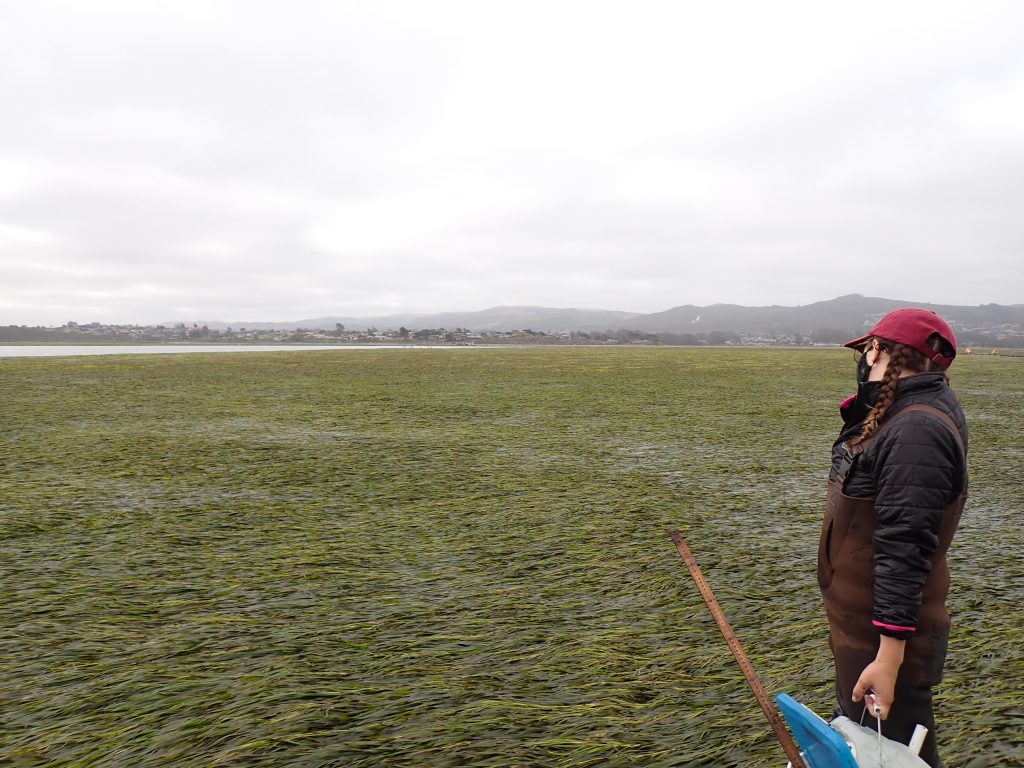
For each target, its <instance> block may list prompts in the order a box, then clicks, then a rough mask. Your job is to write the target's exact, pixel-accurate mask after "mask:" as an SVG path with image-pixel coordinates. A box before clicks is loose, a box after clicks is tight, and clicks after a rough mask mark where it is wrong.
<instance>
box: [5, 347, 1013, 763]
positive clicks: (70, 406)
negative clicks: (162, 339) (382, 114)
mask: <svg viewBox="0 0 1024 768" xmlns="http://www.w3.org/2000/svg"><path fill="white" fill-rule="evenodd" d="M1022 366H1024V361H1022V360H1020V359H1008V358H996V357H978V356H975V357H966V356H964V357H963V358H962V359H961V360H958V361H957V364H956V365H955V366H954V368H953V369H952V373H953V383H954V386H955V388H956V389H957V391H958V393H959V394H960V396H961V400H962V402H963V404H964V406H965V409H966V410H967V412H968V417H969V420H970V425H971V430H972V432H971V464H972V479H971V481H972V488H971V499H970V501H969V504H968V509H967V512H966V513H965V517H964V522H963V525H962V527H961V530H960V532H959V534H958V536H957V539H956V541H955V542H954V546H953V550H952V554H951V567H952V571H953V580H954V583H953V590H952V595H951V610H952V613H953V614H954V622H955V624H954V630H953V635H952V639H951V648H950V657H949V662H948V665H947V679H946V682H945V684H944V686H943V687H942V689H941V692H940V694H941V695H940V704H939V708H940V720H941V723H940V741H941V744H942V745H943V748H944V756H945V757H946V760H947V761H948V762H949V763H950V764H951V765H955V766H958V768H978V767H979V766H1009V765H1024V710H1022V704H1021V702H1022V699H1021V695H1020V692H1021V689H1022V686H1024V646H1022V644H1021V642H1020V640H1019V638H1020V634H1021V632H1022V631H1024V587H1022V585H1024V564H1022V563H1024V561H1022V559H1021V552H1022V551H1024V541H1022V538H1024V536H1022V533H1021V531H1022V526H1021V519H1022V518H1024V508H1022V507H1024V503H1022V501H1021V492H1020V476H1021V468H1022V461H1021V459H1022V453H1024V452H1022V449H1021V444H1020V429H1021V415H1022V410H1024V406H1022V397H1021V395H1022V387H1024V367H1022ZM852 380H853V361H852V359H851V357H850V355H849V353H848V352H846V351H839V350H753V349H692V348H691V349H658V348H653V349H649V348H645V349H625V348H623V349H593V348H580V349H566V348H554V349H550V348H545V349H500V350H485V349H453V350H409V351H398V350H380V351H373V350H371V351H340V352H327V351H324V352H302V353H295V354H291V353H275V354H221V355H217V354H214V355H198V354H197V355H175V356H157V355H154V356H145V355H143V356H132V357H128V356H124V357H109V358H95V357H93V358H41V359H39V358H36V359H5V360H0V398H2V399H0V403H2V404H0V409H2V411H3V419H2V422H0V429H2V441H0V462H2V469H0V569H2V582H0V601H2V612H0V698H2V700H0V764H9V765H13V766H126V767H127V766H132V767H137V768H142V767H144V766H158V765H159V766H187V767H192V766H210V767H212V766H267V767H270V766H274V767H275V768H279V767H283V766H310V767H312V766H347V767H348V766H351V767H353V768H355V767H370V766H374V767H377V766H495V767H496V766H509V767H510V768H511V767H512V766H516V767H519V766H537V767H538V768H540V767H541V766H544V767H548V766H574V767H582V766H649V767H653V766H755V765H756V766H760V765H765V766H782V765H784V764H785V759H784V757H783V756H782V752H781V750H780V749H779V748H778V747H777V745H775V743H774V742H773V741H772V738H771V735H770V730H769V728H768V726H767V724H766V723H765V722H764V721H763V718H762V716H761V714H760V711H759V709H758V707H757V704H756V702H755V700H754V698H753V696H752V695H751V694H750V692H749V690H748V689H747V687H746V683H745V682H744V680H743V678H742V676H741V674H740V673H739V671H738V669H737V668H736V666H735V663H734V662H733V661H732V658H731V656H730V654H729V651H728V649H727V647H726V645H725V642H724V641H723V640H722V638H721V636H720V635H719V634H718V630H717V629H716V627H715V625H714V622H713V621H712V620H711V618H710V617H709V616H708V615H707V613H706V609H705V608H704V605H703V603H702V601H701V599H700V596H699V595H698V593H697V591H696V589H695V588H694V587H693V584H692V582H691V581H690V578H689V576H688V574H687V573H686V570H685V568H684V567H683V566H682V564H681V563H680V562H679V559H678V557H677V555H676V553H675V549H674V547H673V546H672V543H671V542H670V541H669V539H668V538H667V535H666V533H667V531H668V530H669V529H670V528H675V527H678V528H680V529H681V530H682V532H683V534H684V535H685V536H686V537H687V539H688V541H689V542H690V545H691V548H692V549H693V550H694V553H695V554H696V556H697V557H698V559H699V560H700V562H701V565H702V567H703V569H704V572H705V574H706V575H707V576H708V578H709V579H710V581H711V583H712V585H713V587H714V588H715V591H716V593H717V595H718V597H719V600H720V601H721V603H722V605H723V608H724V609H725V611H726V613H727V615H728V616H729V618H730V620H731V621H732V623H733V625H734V627H735V629H736V631H737V633H738V635H739V637H740V640H741V641H742V643H743V644H744V647H745V649H746V651H747V653H748V655H749V656H750V657H751V660H752V661H753V662H754V664H755V666H756V667H757V669H758V671H759V673H760V674H761V676H762V678H763V679H764V681H765V683H766V684H767V686H768V688H769V690H770V691H771V692H772V693H776V692H780V691H786V692H789V693H790V694H792V695H794V696H796V697H797V698H799V699H801V700H802V701H804V703H806V704H808V705H809V706H811V707H812V708H814V709H816V710H817V711H819V712H820V713H822V714H825V713H827V712H828V711H829V710H830V708H831V683H830V667H829V656H828V650H827V645H826V639H825V622H824V618H823V614H822V610H821V606H820V602H819V598H818V594H817V588H816V585H815V581H814V557H815V552H816V542H817V535H818V528H819V524H820V515H821V504H822V500H823V496H824V486H825V475H826V472H827V467H828V452H829V446H830V444H831V441H832V439H833V437H834V432H835V430H836V428H837V422H838V417H837V415H836V405H837V403H838V401H839V400H840V399H841V398H842V397H843V396H845V395H846V394H848V393H849V391H851V388H852Z"/></svg>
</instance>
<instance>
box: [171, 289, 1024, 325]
mask: <svg viewBox="0 0 1024 768" xmlns="http://www.w3.org/2000/svg"><path fill="white" fill-rule="evenodd" d="M906 306H916V307H921V308H922V309H931V310H933V311H935V312H937V313H938V314H939V315H941V316H942V317H943V318H945V319H946V320H947V321H948V322H949V323H950V324H951V325H952V326H953V327H954V329H957V328H960V329H965V330H971V329H978V328H989V329H991V328H996V327H1000V326H1007V327H1008V328H1012V329H1015V330H1017V331H1024V304H981V305H977V306H971V305H955V304H934V303H922V302H912V301H905V300H900V299H887V298H881V297H875V296H863V295H862V294H857V293H851V294H845V295H843V296H837V297H836V298H833V299H827V300H824V301H817V302H813V303H811V304H800V305H796V306H786V305H779V304H773V305H766V306H745V305H741V304H726V303H718V304H710V305H706V306H698V305H695V304H684V305H679V306H676V307H671V308H670V309H666V310H663V311H661V312H651V313H635V312H623V311H617V310H607V309H586V308H572V307H570V308H552V307H542V306H536V305H499V306H496V307H490V308H488V309H484V310H477V311H471V312H435V313H396V314H393V315H382V316H366V317H357V316H327V317H319V318H310V319H305V320H295V321H287V322H266V321H253V322H232V323H227V322H222V321H205V322H204V321H189V322H188V323H187V324H189V325H191V324H192V323H193V322H195V323H196V324H198V325H206V326H208V327H210V328H216V329H221V330H223V329H225V328H228V327H230V328H235V329H238V328H248V329H250V330H265V329H279V330H295V329H298V328H309V329H317V328H319V329H324V330H334V329H335V328H336V327H337V325H338V324H341V325H344V326H345V327H346V328H350V329H352V328H379V329H381V330H385V329H398V328H400V327H406V328H409V329H410V330H417V329H420V328H448V329H454V328H466V329H468V330H472V331H510V330H525V329H531V330H534V331H544V332H546V333H563V332H571V331H588V332H593V331H602V330H614V329H629V330H634V331H640V332H644V333H707V332H711V331H722V332H728V333H747V334H757V333H765V334H779V333H788V334H800V335H805V334H810V333H813V332H816V331H817V332H820V331H822V330H831V331H836V332H837V333H839V334H840V335H841V334H842V333H852V332H862V331H863V330H866V329H867V328H868V327H870V325H871V324H872V323H873V322H874V321H876V320H877V319H878V318H879V317H881V316H882V315H884V314H885V313H886V312H889V311H891V310H893V309H896V308H898V307H906ZM175 322H180V321H175ZM173 324H174V323H173V322H172V323H165V325H173Z"/></svg>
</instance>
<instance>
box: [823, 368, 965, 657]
mask: <svg viewBox="0 0 1024 768" xmlns="http://www.w3.org/2000/svg"><path fill="white" fill-rule="evenodd" d="M870 387H871V385H868V389H867V391H865V389H863V388H862V391H861V395H860V396H859V397H858V402H853V403H847V404H844V405H845V406H846V407H845V408H844V411H845V413H844V417H845V418H846V420H847V421H846V425H845V427H844V428H843V430H842V432H841V434H840V436H839V439H838V440H836V443H835V445H834V446H833V449H832V466H833V469H835V468H836V467H837V466H838V465H839V463H840V461H841V459H842V458H843V455H844V454H845V448H844V447H843V442H844V441H845V440H848V439H851V438H852V437H854V436H856V435H858V434H859V433H860V427H861V422H862V421H863V416H864V415H865V414H866V408H865V407H864V404H863V403H862V402H860V401H863V400H870V396H869V393H870V392H871V389H870ZM866 395H868V396H866ZM915 403H924V404H927V405H931V406H934V407H936V408H938V409H940V410H942V411H944V412H945V413H947V414H948V415H949V416H950V417H951V418H952V419H953V421H954V422H955V423H956V424H957V426H958V427H959V430H960V436H961V438H962V440H963V443H964V448H965V450H966V447H967V423H966V421H965V419H964V413H963V410H961V408H960V404H959V402H958V401H957V398H956V395H955V394H954V393H953V390H952V389H950V387H949V385H948V383H947V382H946V379H945V377H944V376H943V375H942V374H941V373H920V374H917V375H915V376H908V377H906V378H904V379H900V381H899V385H898V388H897V390H896V400H895V402H894V403H893V405H892V406H891V407H890V410H889V413H888V414H887V416H886V420H888V419H889V418H891V417H892V416H893V415H895V414H896V413H899V411H900V410H901V409H902V408H905V407H906V406H908V405H911V404H915ZM843 491H844V493H846V494H847V495H848V496H858V497H873V498H874V499H875V516H876V528H875V536H874V548H875V572H874V591H875V608H874V620H875V622H876V626H877V625H878V624H884V625H888V626H890V627H915V626H916V625H917V610H918V607H919V606H920V604H921V589H922V587H923V586H924V583H925V581H926V580H927V578H928V574H929V572H930V571H931V561H930V558H931V556H932V554H933V553H934V552H935V549H936V547H937V546H938V533H939V526H940V524H941V519H942V513H943V511H944V510H945V509H946V508H947V507H948V506H949V504H950V503H951V502H952V501H953V500H954V499H956V498H957V496H959V495H960V494H961V493H966V492H967V460H966V456H965V455H964V454H963V453H962V452H961V451H960V447H959V445H957V442H956V438H955V437H954V435H953V433H952V431H951V430H950V428H949V427H948V426H947V425H946V424H945V423H943V422H942V421H940V420H939V419H938V418H937V417H936V416H934V415H931V414H928V413H921V412H915V413H909V414H907V415H906V416H904V417H902V418H901V419H900V420H899V421H897V422H895V423H893V424H892V426H891V427H889V428H888V429H886V430H885V431H884V433H882V434H880V435H879V437H878V439H877V440H875V441H874V442H873V443H872V444H871V445H869V446H868V447H867V448H866V450H865V451H864V452H863V453H862V454H860V455H859V456H858V457H857V459H856V461H855V463H854V465H853V467H852V469H851V470H850V471H849V474H848V475H847V478H846V483H845V485H844V488H843ZM880 631H882V632H883V633H885V634H889V635H893V636H895V637H903V638H906V637H909V636H910V635H911V633H912V632H911V631H905V632H901V631H895V630H886V629H882V630H880Z"/></svg>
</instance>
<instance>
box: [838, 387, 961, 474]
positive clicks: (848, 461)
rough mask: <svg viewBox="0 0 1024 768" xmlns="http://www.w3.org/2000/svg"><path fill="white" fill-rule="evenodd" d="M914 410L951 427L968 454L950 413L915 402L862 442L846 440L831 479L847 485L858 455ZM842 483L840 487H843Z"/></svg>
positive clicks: (957, 441) (894, 415) (954, 436)
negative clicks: (851, 444) (850, 443)
mask: <svg viewBox="0 0 1024 768" xmlns="http://www.w3.org/2000/svg"><path fill="white" fill-rule="evenodd" d="M914 411H917V412H918V413H928V414H931V415H932V416H935V417H936V418H937V419H938V420H939V421H941V422H942V423H943V424H945V425H946V426H947V427H948V428H949V431H950V432H952V433H953V438H954V439H955V440H956V444H957V445H958V446H960V454H961V456H965V455H966V453H967V452H966V450H965V449H964V440H963V437H962V436H961V435H960V428H959V427H958V426H957V425H956V422H955V421H953V419H952V418H950V416H949V414H948V413H946V412H945V411H943V410H941V409H939V408H936V407H935V406H934V405H926V404H925V403H914V404H913V405H908V406H906V407H905V408H901V409H900V410H899V411H897V412H896V413H894V414H893V415H892V416H891V417H890V418H888V419H886V420H885V421H884V422H883V423H882V424H881V426H879V428H878V429H877V430H876V431H875V434H873V435H872V436H871V437H869V438H868V439H867V440H862V441H861V442H859V443H857V444H856V445H854V446H850V445H848V444H847V443H845V442H844V443H843V456H842V458H841V459H840V460H839V465H838V466H837V467H836V468H835V470H833V472H832V474H831V475H830V477H829V479H830V480H832V481H835V480H838V481H839V482H840V483H841V484H842V485H846V476H847V475H848V474H850V470H851V469H853V465H854V464H855V463H856V461H857V457H858V456H860V455H861V454H862V453H864V451H865V450H866V449H867V447H868V446H869V445H871V444H872V443H873V442H875V440H877V439H878V438H879V437H881V436H882V433H883V432H885V430H887V429H888V428H889V427H890V426H891V425H892V424H893V423H894V422H895V421H896V420H897V419H899V417H900V416H902V415H903V414H905V413H913V412H914ZM842 485H841V486H840V487H842Z"/></svg>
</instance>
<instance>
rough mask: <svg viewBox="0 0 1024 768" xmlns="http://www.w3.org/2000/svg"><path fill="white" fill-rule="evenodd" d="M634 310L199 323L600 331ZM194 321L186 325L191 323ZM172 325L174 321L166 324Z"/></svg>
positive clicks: (495, 310) (508, 310)
mask: <svg viewBox="0 0 1024 768" xmlns="http://www.w3.org/2000/svg"><path fill="white" fill-rule="evenodd" d="M637 316H638V315H636V314H635V313H632V312H616V311H612V310H606V309H549V308H547V307H530V306H525V307H523V306H507V307H492V308H491V309H484V310H480V311H478V312H443V313H435V314H399V315H387V316H378V317H372V316H371V317H316V318H311V319H308V320H289V321H286V322H276V323H275V322H266V321H252V322H242V321H239V322H232V323H226V322H222V321H212V322H206V323H203V322H199V321H194V322H198V324H199V325H204V324H205V325H206V326H207V327H209V328H216V329H218V330H224V329H225V328H228V327H231V328H235V329H237V328H250V329H254V330H264V329H272V328H273V329H279V330H295V329H296V328H322V329H325V330H333V329H334V327H335V326H336V325H337V324H338V323H341V324H342V325H344V326H345V327H346V328H360V329H362V328H368V327H373V328H380V329H382V330H383V329H397V328H400V327H402V326H405V327H406V328H409V329H411V330H416V329H420V328H449V329H451V328H468V329H470V330H473V331H511V330H523V329H525V328H530V329H533V330H537V331H545V332H546V333H558V332H561V331H577V330H597V329H601V330H604V329H607V328H622V327H624V324H627V323H628V321H629V320H630V319H631V318H634V317H637ZM192 322H193V321H189V322H188V323H187V324H188V325H191V324H192ZM165 325H173V323H165Z"/></svg>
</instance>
